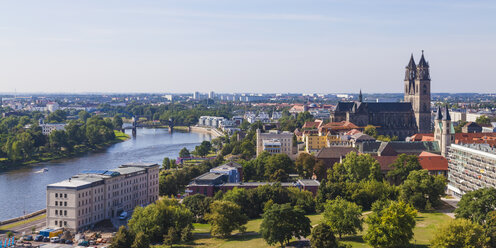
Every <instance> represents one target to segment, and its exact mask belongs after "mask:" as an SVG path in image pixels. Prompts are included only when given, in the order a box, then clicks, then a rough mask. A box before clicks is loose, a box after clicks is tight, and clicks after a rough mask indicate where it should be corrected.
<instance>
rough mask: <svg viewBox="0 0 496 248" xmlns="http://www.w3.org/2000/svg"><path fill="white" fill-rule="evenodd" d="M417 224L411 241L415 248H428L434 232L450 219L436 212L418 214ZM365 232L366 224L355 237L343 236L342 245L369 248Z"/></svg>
mask: <svg viewBox="0 0 496 248" xmlns="http://www.w3.org/2000/svg"><path fill="white" fill-rule="evenodd" d="M416 220H417V223H416V225H415V228H414V229H413V233H414V237H413V240H412V241H411V243H412V244H415V247H429V241H430V240H431V239H432V238H433V237H434V232H435V230H436V229H437V228H438V227H439V226H440V225H443V224H444V223H446V222H448V221H450V220H451V217H449V216H447V215H445V214H443V213H437V212H426V213H421V212H419V213H418V216H417V218H416ZM366 232H367V224H364V225H363V231H362V232H360V233H358V234H357V235H350V236H344V237H343V238H342V241H343V243H346V244H350V245H351V246H352V247H354V248H355V247H370V246H369V245H368V244H367V243H366V242H365V241H364V240H363V235H364V234H365V233H366Z"/></svg>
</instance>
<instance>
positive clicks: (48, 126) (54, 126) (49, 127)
mask: <svg viewBox="0 0 496 248" xmlns="http://www.w3.org/2000/svg"><path fill="white" fill-rule="evenodd" d="M38 125H39V126H40V127H41V133H42V134H43V135H50V134H51V133H52V132H53V131H55V130H58V131H63V130H65V126H66V125H67V124H65V123H44V122H43V119H40V120H39V124H38Z"/></svg>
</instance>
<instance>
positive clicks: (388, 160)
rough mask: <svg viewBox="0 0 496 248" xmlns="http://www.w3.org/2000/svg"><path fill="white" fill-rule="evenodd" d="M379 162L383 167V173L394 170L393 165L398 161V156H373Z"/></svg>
mask: <svg viewBox="0 0 496 248" xmlns="http://www.w3.org/2000/svg"><path fill="white" fill-rule="evenodd" d="M372 157H373V158H375V159H376V160H377V162H379V164H380V165H381V171H389V170H392V169H393V168H392V167H391V164H392V163H394V161H396V159H397V158H398V156H372Z"/></svg>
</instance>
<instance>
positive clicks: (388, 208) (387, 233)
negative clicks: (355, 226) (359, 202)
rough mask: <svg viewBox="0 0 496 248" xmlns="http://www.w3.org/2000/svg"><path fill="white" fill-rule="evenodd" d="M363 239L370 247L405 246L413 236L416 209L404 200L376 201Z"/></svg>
mask: <svg viewBox="0 0 496 248" xmlns="http://www.w3.org/2000/svg"><path fill="white" fill-rule="evenodd" d="M372 210H373V211H372V213H371V214H369V216H368V218H367V220H366V222H367V224H368V230H367V233H366V234H365V236H364V237H363V239H364V240H365V241H367V243H368V244H369V245H371V246H372V247H385V248H388V247H391V248H392V247H407V246H408V245H409V242H410V240H411V239H412V238H413V228H414V227H415V217H417V211H416V210H415V209H414V208H413V207H412V206H411V205H409V204H407V203H405V202H402V201H400V202H388V203H384V202H376V203H374V205H373V206H372Z"/></svg>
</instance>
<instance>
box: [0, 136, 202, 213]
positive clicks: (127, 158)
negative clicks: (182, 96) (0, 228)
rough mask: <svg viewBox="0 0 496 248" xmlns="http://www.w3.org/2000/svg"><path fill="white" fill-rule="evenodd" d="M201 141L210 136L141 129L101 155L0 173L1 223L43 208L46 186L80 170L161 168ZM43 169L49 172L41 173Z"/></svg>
mask: <svg viewBox="0 0 496 248" xmlns="http://www.w3.org/2000/svg"><path fill="white" fill-rule="evenodd" d="M128 131H129V130H128ZM128 133H130V132H128ZM204 140H211V135H210V134H203V133H184V132H174V133H172V134H169V133H168V131H167V129H144V128H142V129H138V130H137V135H136V137H135V138H131V139H129V140H127V141H124V142H121V143H118V144H115V145H112V146H111V147H109V148H107V149H105V150H104V151H101V152H91V153H87V154H85V155H83V156H80V157H76V158H69V159H59V160H54V161H50V162H43V163H38V164H36V165H33V166H27V167H24V168H21V169H18V170H12V171H7V172H2V173H0V220H6V219H10V218H14V217H18V216H22V215H23V214H24V213H26V214H27V213H31V212H34V211H36V210H40V209H43V208H45V207H46V186H47V184H51V183H55V182H58V181H61V180H64V179H67V178H69V177H71V176H72V175H74V174H77V173H78V172H80V171H82V170H86V169H112V168H116V167H118V166H119V165H121V164H124V163H129V162H152V163H158V164H162V160H163V158H164V157H170V158H176V157H177V156H178V154H179V151H180V150H181V149H182V148H183V147H186V148H188V149H189V150H192V149H194V147H195V146H197V145H198V144H200V143H201V142H202V141H204ZM43 168H46V169H48V171H46V172H41V173H40V172H39V171H40V170H41V169H43Z"/></svg>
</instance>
